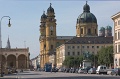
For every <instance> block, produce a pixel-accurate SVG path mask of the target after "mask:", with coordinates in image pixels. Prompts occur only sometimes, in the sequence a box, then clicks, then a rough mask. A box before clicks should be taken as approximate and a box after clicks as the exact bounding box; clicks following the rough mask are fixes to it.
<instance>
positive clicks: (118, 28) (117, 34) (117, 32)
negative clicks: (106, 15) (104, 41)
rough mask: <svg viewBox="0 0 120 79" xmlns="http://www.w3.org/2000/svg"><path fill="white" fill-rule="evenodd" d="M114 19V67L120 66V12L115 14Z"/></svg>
mask: <svg viewBox="0 0 120 79" xmlns="http://www.w3.org/2000/svg"><path fill="white" fill-rule="evenodd" d="M111 18H112V20H113V21H114V44H113V45H114V67H115V68H117V67H120V12H118V13H117V14H115V15H113V16H112V17H111Z"/></svg>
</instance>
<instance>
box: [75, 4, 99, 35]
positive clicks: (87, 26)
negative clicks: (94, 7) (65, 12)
mask: <svg viewBox="0 0 120 79" xmlns="http://www.w3.org/2000/svg"><path fill="white" fill-rule="evenodd" d="M97 30H98V25H97V19H96V17H95V16H94V14H92V13H91V12H90V6H89V5H88V4H87V2H86V4H85V5H84V6H83V13H82V14H80V15H79V17H78V18H77V23H76V36H77V37H88V36H98V32H97Z"/></svg>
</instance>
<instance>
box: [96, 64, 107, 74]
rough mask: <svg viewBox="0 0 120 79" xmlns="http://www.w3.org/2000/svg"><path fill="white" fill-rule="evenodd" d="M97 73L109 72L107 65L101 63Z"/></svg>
mask: <svg viewBox="0 0 120 79" xmlns="http://www.w3.org/2000/svg"><path fill="white" fill-rule="evenodd" d="M96 73H97V74H107V67H106V66H105V65H100V66H98V67H97V70H96Z"/></svg>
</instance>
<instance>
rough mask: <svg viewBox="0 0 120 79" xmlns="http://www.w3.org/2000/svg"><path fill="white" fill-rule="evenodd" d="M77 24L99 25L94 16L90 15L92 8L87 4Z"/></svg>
mask: <svg viewBox="0 0 120 79" xmlns="http://www.w3.org/2000/svg"><path fill="white" fill-rule="evenodd" d="M77 23H97V19H96V17H95V15H94V14H92V13H90V6H89V5H88V4H87V3H86V4H85V5H84V6H83V13H82V14H80V15H79V17H78V19H77Z"/></svg>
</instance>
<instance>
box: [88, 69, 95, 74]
mask: <svg viewBox="0 0 120 79" xmlns="http://www.w3.org/2000/svg"><path fill="white" fill-rule="evenodd" d="M88 74H96V68H91V69H89V70H88Z"/></svg>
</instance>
